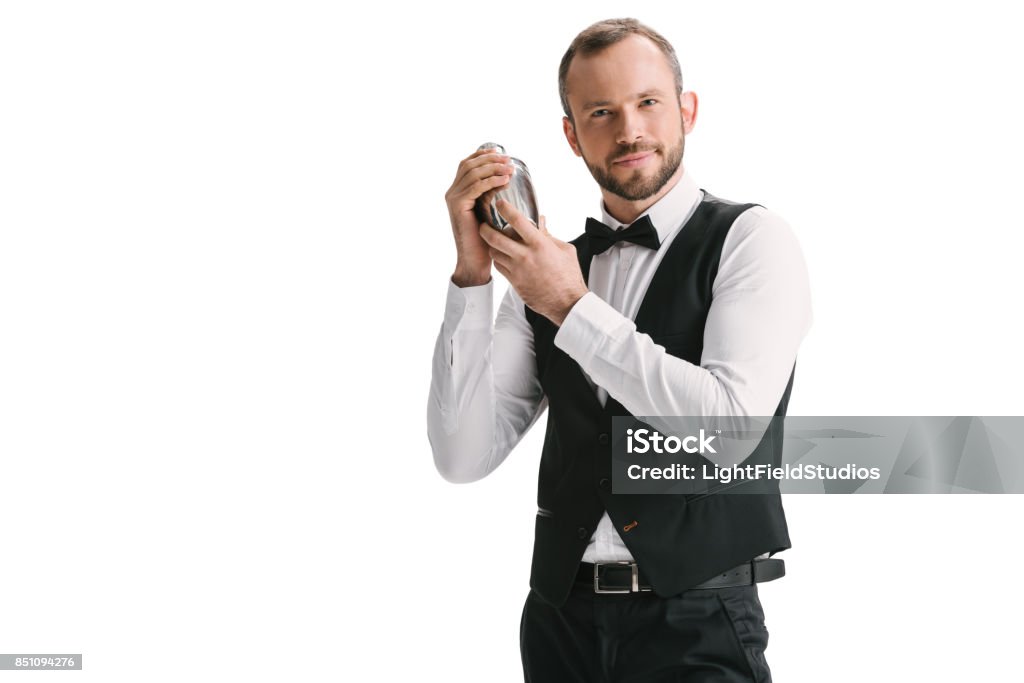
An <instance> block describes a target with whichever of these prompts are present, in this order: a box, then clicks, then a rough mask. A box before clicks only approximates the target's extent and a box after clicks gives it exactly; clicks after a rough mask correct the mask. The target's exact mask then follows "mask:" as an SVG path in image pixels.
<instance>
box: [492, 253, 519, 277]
mask: <svg viewBox="0 0 1024 683" xmlns="http://www.w3.org/2000/svg"><path fill="white" fill-rule="evenodd" d="M489 251H490V254H491V261H493V262H494V264H495V265H496V266H501V267H502V268H504V269H505V270H511V269H512V266H513V263H512V259H511V258H510V257H509V256H508V255H507V254H502V253H501V252H500V251H498V250H497V249H494V248H493V247H492V248H491V249H490V250H489ZM502 275H504V273H502Z"/></svg>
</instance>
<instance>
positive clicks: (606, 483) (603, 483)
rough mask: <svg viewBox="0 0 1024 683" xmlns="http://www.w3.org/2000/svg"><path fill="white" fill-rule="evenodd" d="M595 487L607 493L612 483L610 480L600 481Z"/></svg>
mask: <svg viewBox="0 0 1024 683" xmlns="http://www.w3.org/2000/svg"><path fill="white" fill-rule="evenodd" d="M597 485H598V486H600V487H601V489H602V490H604V491H607V490H609V489H610V488H611V487H612V481H611V479H602V480H601V481H599V482H597Z"/></svg>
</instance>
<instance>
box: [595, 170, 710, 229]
mask: <svg viewBox="0 0 1024 683" xmlns="http://www.w3.org/2000/svg"><path fill="white" fill-rule="evenodd" d="M700 200H701V191H700V188H698V187H697V184H696V183H695V182H694V181H693V178H691V177H690V174H689V172H688V171H686V169H685V168H684V169H683V175H682V177H680V178H679V181H678V182H677V183H676V184H675V186H674V187H673V188H672V189H671V190H669V191H668V194H666V195H665V196H664V197H662V198H661V199H659V200H658V201H656V202H655V203H654V204H652V205H651V206H650V207H649V208H648V209H647V210H646V211H644V212H643V213H642V214H640V216H637V220H639V219H640V217H641V216H644V215H649V216H650V217H651V223H652V224H653V225H654V229H655V230H657V231H658V239H660V240H661V241H662V243H664V242H665V240H666V239H668V237H669V236H670V235H671V234H672V233H673V232H675V230H676V228H678V227H679V226H680V225H682V224H683V221H684V220H686V218H687V216H689V215H690V213H691V211H692V210H693V207H694V206H695V205H696V204H697V203H698V202H700ZM601 221H602V222H603V223H604V224H605V225H607V226H608V227H609V228H611V229H612V230H620V229H622V228H624V227H626V224H625V223H621V222H620V221H618V220H616V219H615V218H613V217H612V216H611V215H610V214H609V213H608V211H607V210H606V209H605V206H604V200H603V199H602V200H601Z"/></svg>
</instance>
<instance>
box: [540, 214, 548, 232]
mask: <svg viewBox="0 0 1024 683" xmlns="http://www.w3.org/2000/svg"><path fill="white" fill-rule="evenodd" d="M540 230H541V232H543V233H544V234H545V235H550V234H551V233H550V232H548V222H547V219H545V218H544V216H541V217H540Z"/></svg>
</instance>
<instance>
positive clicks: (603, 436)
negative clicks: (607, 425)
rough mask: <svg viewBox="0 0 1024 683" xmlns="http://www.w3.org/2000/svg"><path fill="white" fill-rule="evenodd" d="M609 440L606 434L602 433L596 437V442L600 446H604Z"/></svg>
mask: <svg viewBox="0 0 1024 683" xmlns="http://www.w3.org/2000/svg"><path fill="white" fill-rule="evenodd" d="M610 440H611V439H609V437H608V435H607V434H606V433H604V432H602V433H601V434H599V435H598V437H597V442H598V443H599V444H601V445H602V446H606V445H607V444H608V442H609V441H610Z"/></svg>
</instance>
